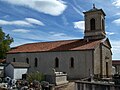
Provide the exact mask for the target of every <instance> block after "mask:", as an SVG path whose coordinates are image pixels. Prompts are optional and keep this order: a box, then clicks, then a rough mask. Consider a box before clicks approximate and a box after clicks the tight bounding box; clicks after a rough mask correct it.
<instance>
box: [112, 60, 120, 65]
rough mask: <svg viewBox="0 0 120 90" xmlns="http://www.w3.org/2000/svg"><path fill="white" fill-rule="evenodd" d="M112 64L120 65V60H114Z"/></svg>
mask: <svg viewBox="0 0 120 90" xmlns="http://www.w3.org/2000/svg"><path fill="white" fill-rule="evenodd" d="M112 64H113V65H120V60H113V61H112Z"/></svg>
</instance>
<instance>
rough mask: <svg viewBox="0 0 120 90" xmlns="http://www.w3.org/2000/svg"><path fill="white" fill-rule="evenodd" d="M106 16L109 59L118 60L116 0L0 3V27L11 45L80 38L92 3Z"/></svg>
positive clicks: (119, 16)
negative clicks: (11, 41) (111, 53)
mask: <svg viewBox="0 0 120 90" xmlns="http://www.w3.org/2000/svg"><path fill="white" fill-rule="evenodd" d="M93 3H95V5H96V8H98V9H100V8H102V9H103V10H104V12H105V13H106V26H105V27H106V33H107V37H108V38H109V39H110V42H111V44H112V52H113V59H114V60H118V59H119V60H120V35H119V34H120V0H0V26H1V27H2V28H3V31H4V32H5V33H7V34H10V36H11V37H13V38H14V43H13V44H12V45H11V46H12V47H13V46H17V45H21V44H24V43H32V42H43V41H55V40H69V39H79V38H83V36H84V34H83V32H84V15H83V12H84V11H87V10H90V9H91V8H92V4H93Z"/></svg>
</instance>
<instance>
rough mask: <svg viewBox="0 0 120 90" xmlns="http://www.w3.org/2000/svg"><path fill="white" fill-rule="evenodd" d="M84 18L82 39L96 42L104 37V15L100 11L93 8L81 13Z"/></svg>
mask: <svg viewBox="0 0 120 90" xmlns="http://www.w3.org/2000/svg"><path fill="white" fill-rule="evenodd" d="M83 13H84V18H85V31H84V39H86V40H97V39H103V38H105V37H106V33H105V16H106V15H105V13H104V11H103V10H102V9H97V8H96V7H95V5H94V4H93V8H92V9H91V10H89V11H86V12H83Z"/></svg>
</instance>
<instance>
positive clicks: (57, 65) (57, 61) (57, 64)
mask: <svg viewBox="0 0 120 90" xmlns="http://www.w3.org/2000/svg"><path fill="white" fill-rule="evenodd" d="M58 67H59V59H58V58H57V57H56V58H55V68H58Z"/></svg>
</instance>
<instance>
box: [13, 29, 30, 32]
mask: <svg viewBox="0 0 120 90" xmlns="http://www.w3.org/2000/svg"><path fill="white" fill-rule="evenodd" d="M12 31H13V32H18V33H28V32H30V31H31V30H26V29H14V30H12Z"/></svg>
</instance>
